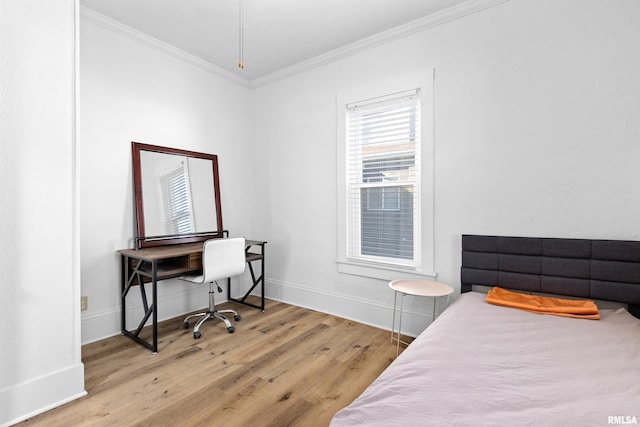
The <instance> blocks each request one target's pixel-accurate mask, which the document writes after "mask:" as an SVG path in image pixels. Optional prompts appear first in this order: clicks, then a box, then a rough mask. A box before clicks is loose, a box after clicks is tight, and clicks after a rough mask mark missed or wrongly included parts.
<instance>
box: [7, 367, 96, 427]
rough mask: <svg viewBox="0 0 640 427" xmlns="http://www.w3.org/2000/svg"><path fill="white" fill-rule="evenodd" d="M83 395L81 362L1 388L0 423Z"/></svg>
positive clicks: (8, 423)
mask: <svg viewBox="0 0 640 427" xmlns="http://www.w3.org/2000/svg"><path fill="white" fill-rule="evenodd" d="M43 357H45V356H43ZM86 394H87V392H86V391H85V390H84V365H83V364H82V363H80V364H78V365H74V366H71V367H69V368H66V369H61V370H59V371H56V372H53V373H50V374H47V375H44V376H42V377H39V378H35V379H32V380H30V381H27V382H25V383H22V384H18V385H15V386H12V387H10V388H6V389H3V390H0V426H9V425H12V424H15V423H18V422H20V421H24V420H26V419H27V418H30V417H33V416H35V415H38V414H40V413H42V412H46V411H48V410H50V409H52V408H55V407H57V406H60V405H63V404H65V403H67V402H70V401H72V400H75V399H77V398H79V397H82V396H84V395H86Z"/></svg>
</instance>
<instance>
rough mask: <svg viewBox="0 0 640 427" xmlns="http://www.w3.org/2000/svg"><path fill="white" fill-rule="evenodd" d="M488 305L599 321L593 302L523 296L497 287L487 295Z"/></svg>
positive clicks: (598, 314)
mask: <svg viewBox="0 0 640 427" xmlns="http://www.w3.org/2000/svg"><path fill="white" fill-rule="evenodd" d="M487 302H488V303H489V304H495V305H500V306H503V307H512V308H518V309H521V310H526V311H532V312H534V313H540V314H553V315H555V316H565V317H576V318H579V319H594V320H597V319H600V313H599V312H598V307H597V306H596V304H595V303H594V302H593V301H586V300H570V299H561V298H551V297H541V296H536V295H525V294H520V293H517V292H511V291H507V290H505V289H501V288H498V287H495V288H493V289H492V290H490V291H489V293H488V294H487Z"/></svg>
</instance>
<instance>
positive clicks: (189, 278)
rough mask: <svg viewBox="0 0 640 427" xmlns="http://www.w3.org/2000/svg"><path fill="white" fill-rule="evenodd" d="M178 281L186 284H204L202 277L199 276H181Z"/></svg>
mask: <svg viewBox="0 0 640 427" xmlns="http://www.w3.org/2000/svg"><path fill="white" fill-rule="evenodd" d="M180 280H186V281H187V282H193V283H204V275H202V274H200V275H198V276H196V275H192V276H188V275H187V276H181V277H180Z"/></svg>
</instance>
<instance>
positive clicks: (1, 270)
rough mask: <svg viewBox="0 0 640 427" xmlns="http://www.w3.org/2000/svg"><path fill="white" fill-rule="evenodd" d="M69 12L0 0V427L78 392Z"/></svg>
mask: <svg viewBox="0 0 640 427" xmlns="http://www.w3.org/2000/svg"><path fill="white" fill-rule="evenodd" d="M75 16H76V4H75V2H74V0H59V1H56V2H41V1H36V0H6V1H5V0H3V1H2V2H0V40H2V42H1V45H2V48H1V49H0V141H1V142H0V195H1V196H0V425H6V424H8V423H11V422H15V421H19V420H21V419H23V418H25V417H28V416H30V415H33V414H35V413H37V412H40V411H43V410H45V409H47V408H50V407H53V406H56V405H58V404H61V403H64V402H66V401H68V400H71V399H73V398H76V397H79V396H81V395H83V394H84V368H83V365H82V362H81V360H80V311H79V306H78V302H79V295H80V294H79V289H80V281H79V250H78V233H77V227H76V220H77V214H76V213H77V194H76V187H75V185H74V179H75V152H74V150H75V119H74V110H75V100H74V96H75V95H74V88H75V74H74V73H75V40H76V39H75V33H76V27H75Z"/></svg>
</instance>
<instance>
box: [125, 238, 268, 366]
mask: <svg viewBox="0 0 640 427" xmlns="http://www.w3.org/2000/svg"><path fill="white" fill-rule="evenodd" d="M266 243H267V242H263V241H258V240H247V241H246V249H245V252H246V258H247V263H248V264H249V271H250V273H251V280H252V282H253V285H252V286H251V289H249V291H248V292H247V293H246V294H245V295H244V296H243V297H242V298H240V299H235V298H231V279H230V278H229V279H228V280H227V295H228V297H229V300H230V301H234V302H237V303H240V304H245V305H248V306H251V307H254V308H258V309H260V310H262V311H264V258H265V252H264V246H265V244H266ZM203 247H204V244H203V242H197V243H187V244H182V245H167V246H156V247H151V248H145V249H121V250H119V251H118V252H119V253H120V255H121V261H122V274H121V279H122V280H121V287H120V291H121V294H120V297H121V301H122V314H121V323H122V334H123V335H126V336H128V337H129V338H131V339H133V340H134V341H136V342H137V343H138V344H141V345H143V346H144V347H147V348H148V349H149V350H151V351H152V352H154V353H156V352H157V351H158V310H157V307H158V292H157V290H158V280H165V279H171V278H174V277H180V276H183V275H184V274H187V273H193V272H196V271H200V270H202V248H203ZM258 248H259V252H256V250H257V249H258ZM255 261H261V263H260V264H261V267H260V275H259V276H257V277H256V274H255V271H254V269H253V265H252V264H253V263H254V262H255ZM149 282H151V304H149V301H148V299H147V292H146V290H145V286H144V284H145V283H149ZM258 285H261V291H262V292H261V297H260V298H261V303H260V305H255V304H252V303H249V302H247V301H246V299H247V297H248V296H249V295H250V294H251V292H252V291H253V290H254V289H255V288H256V286H258ZM133 286H138V287H139V288H140V294H141V297H142V307H143V309H144V316H143V318H142V320H141V321H140V323H139V324H138V327H137V329H136V330H135V331H133V332H131V331H129V330H127V319H126V299H127V295H128V294H129V291H130V290H131V288H132V287H133ZM149 317H152V330H153V338H152V342H148V341H146V340H144V339H142V338H141V337H140V332H141V331H142V328H143V327H144V325H145V324H146V323H147V321H148V320H149Z"/></svg>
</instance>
